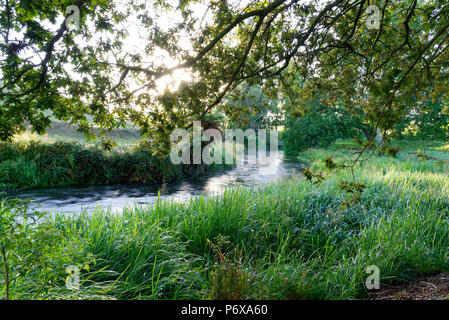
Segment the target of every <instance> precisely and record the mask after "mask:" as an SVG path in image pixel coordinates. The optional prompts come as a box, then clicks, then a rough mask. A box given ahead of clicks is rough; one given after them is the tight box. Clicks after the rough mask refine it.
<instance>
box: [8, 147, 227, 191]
mask: <svg viewBox="0 0 449 320" xmlns="http://www.w3.org/2000/svg"><path fill="white" fill-rule="evenodd" d="M225 167H227V166H226V165H214V164H212V165H209V166H206V165H196V166H195V165H191V166H189V165H183V164H180V165H174V164H173V163H172V162H171V160H170V158H169V157H167V158H159V157H156V156H154V155H153V154H152V152H151V151H149V150H146V149H144V148H134V149H131V148H129V147H117V148H114V149H113V150H112V151H110V152H107V151H105V150H103V149H102V148H101V147H100V146H95V145H87V146H86V145H82V144H79V143H77V142H70V141H57V142H54V143H46V142H43V141H42V140H38V141H34V140H30V141H20V142H3V143H0V190H1V189H4V190H5V189H19V188H41V187H54V186H73V185H115V184H158V183H165V182H170V181H174V180H177V179H181V178H183V177H192V176H197V175H205V174H210V173H212V172H215V171H216V170H221V169H223V168H225Z"/></svg>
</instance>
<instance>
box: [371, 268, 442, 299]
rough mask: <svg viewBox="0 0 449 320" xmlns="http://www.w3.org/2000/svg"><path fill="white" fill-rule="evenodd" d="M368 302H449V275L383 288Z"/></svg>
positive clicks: (372, 294) (434, 276)
mask: <svg viewBox="0 0 449 320" xmlns="http://www.w3.org/2000/svg"><path fill="white" fill-rule="evenodd" d="M368 298H369V299H370V300H449V273H440V274H437V275H433V276H426V277H422V278H419V279H417V280H414V281H411V282H408V283H406V284H404V283H401V284H392V285H390V286H383V287H382V288H381V289H380V290H376V291H372V292H370V293H369V295H368Z"/></svg>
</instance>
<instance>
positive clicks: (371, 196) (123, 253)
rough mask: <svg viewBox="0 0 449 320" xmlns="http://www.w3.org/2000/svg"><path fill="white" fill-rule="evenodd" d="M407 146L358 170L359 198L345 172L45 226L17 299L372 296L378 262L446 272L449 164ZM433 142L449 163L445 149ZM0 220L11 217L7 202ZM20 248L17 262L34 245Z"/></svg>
mask: <svg viewBox="0 0 449 320" xmlns="http://www.w3.org/2000/svg"><path fill="white" fill-rule="evenodd" d="M402 146H403V147H405V148H404V151H402V152H400V153H399V155H398V158H391V157H382V156H376V157H373V158H371V159H370V160H369V161H367V162H364V163H363V164H362V166H361V168H360V169H357V170H356V181H358V182H360V183H363V184H365V185H366V189H365V190H364V191H363V193H362V194H361V198H360V200H359V201H355V202H351V201H348V200H351V199H352V198H353V194H352V193H349V192H347V191H345V190H342V188H340V187H339V184H340V182H341V181H342V180H345V179H347V180H349V179H351V173H350V171H349V170H342V171H338V172H336V173H332V174H329V175H327V178H326V179H325V180H324V181H323V182H322V183H321V184H317V185H315V184H312V183H310V182H308V181H307V180H305V179H304V180H286V181H284V182H281V183H278V184H272V185H269V186H266V187H263V188H257V189H245V188H238V189H233V190H229V191H226V192H225V193H224V194H223V195H222V196H219V197H213V198H203V197H199V198H197V199H193V200H191V201H190V202H189V203H176V202H163V201H159V202H158V203H157V204H156V205H155V206H154V207H130V208H125V209H124V210H123V213H120V214H112V213H111V212H108V211H107V210H103V209H100V208H99V209H98V210H97V211H96V212H94V213H87V212H82V213H79V214H78V215H75V216H67V215H64V214H57V215H56V216H53V217H50V218H45V219H44V220H43V223H41V224H39V226H40V228H42V230H43V231H42V230H41V231H39V232H36V235H35V236H37V235H39V237H40V238H39V239H40V246H39V247H38V251H39V250H40V251H41V252H42V255H41V256H40V257H41V258H40V259H38V261H40V263H41V264H42V265H45V268H44V269H38V268H29V269H26V268H25V267H24V265H25V264H22V265H21V266H20V265H19V264H18V263H17V261H12V262H11V268H10V270H9V272H10V276H9V278H10V279H12V278H13V277H14V281H12V282H11V284H10V292H11V293H10V297H11V298H106V299H107V298H113V299H173V298H178V299H184V298H189V299H190V298H193V299H198V298H231V299H234V298H236V299H247V298H269V299H303V298H304V299H314V298H320V299H335V298H344V299H346V298H364V297H367V290H366V288H365V285H364V284H365V279H366V277H367V274H366V268H367V266H370V265H376V266H378V267H379V269H380V278H381V283H389V282H390V281H394V280H400V281H404V280H407V279H411V278H413V277H416V276H418V275H422V274H433V273H437V272H441V271H449V263H448V261H449V256H448V254H449V252H448V250H447V248H448V246H449V201H448V199H449V194H448V192H449V175H448V174H449V172H448V168H447V166H440V165H438V163H437V162H436V161H422V160H419V159H417V158H415V157H414V156H412V155H410V154H409V152H412V151H413V149H407V145H406V144H402ZM428 146H429V147H428V149H427V152H428V153H429V154H431V155H433V156H435V157H439V158H442V159H444V158H449V157H448V154H447V153H446V152H445V151H444V149H443V145H442V144H441V143H437V142H435V143H433V144H428ZM353 148H354V146H353V145H352V144H351V143H342V142H340V143H337V144H333V145H332V146H331V147H330V148H329V149H326V150H324V149H310V150H308V151H307V152H303V153H302V154H301V157H302V158H303V159H305V160H307V161H309V163H311V164H312V166H311V169H312V170H315V171H319V170H322V171H323V172H325V171H326V169H325V165H324V163H323V161H322V160H321V159H323V157H324V156H326V155H333V157H334V159H336V160H343V159H348V158H349V157H351V154H352V152H353V151H354V150H353ZM0 212H1V213H2V216H5V215H6V214H7V212H9V211H8V209H7V206H6V204H5V203H4V204H3V205H2V207H1V211H0ZM45 226H46V227H45ZM27 228H33V227H32V226H31V225H29V226H28V227H27ZM27 234H28V235H29V234H33V233H31V232H28V233H27ZM11 250H12V248H11ZM13 250H15V253H16V255H14V256H10V259H12V260H14V259H20V258H21V257H22V256H26V254H27V250H28V249H27V247H26V246H21V247H15V248H13ZM14 262H15V263H14ZM70 264H78V265H79V266H80V268H81V283H80V289H79V290H78V291H69V290H67V289H66V287H65V279H66V277H67V272H66V270H65V268H66V266H67V265H70ZM20 268H22V269H23V270H22V273H19V271H20ZM1 272H2V273H1V275H2V281H3V282H2V284H3V287H2V294H3V295H5V282H4V276H5V274H4V269H3V270H2V271H1Z"/></svg>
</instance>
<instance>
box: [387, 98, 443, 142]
mask: <svg viewBox="0 0 449 320" xmlns="http://www.w3.org/2000/svg"><path fill="white" fill-rule="evenodd" d="M446 105H447V102H445V101H444V100H443V99H441V98H439V99H431V98H428V99H427V100H425V101H424V102H422V103H419V104H418V105H417V106H416V105H412V107H410V108H409V109H410V110H409V111H408V113H407V114H406V115H405V117H404V118H403V119H402V120H401V122H400V123H399V124H397V125H396V126H395V129H396V132H397V136H398V137H399V138H404V139H408V140H412V139H415V140H432V139H433V140H435V139H445V138H447V136H448V129H449V116H448V115H447V114H445V112H444V108H445V106H446Z"/></svg>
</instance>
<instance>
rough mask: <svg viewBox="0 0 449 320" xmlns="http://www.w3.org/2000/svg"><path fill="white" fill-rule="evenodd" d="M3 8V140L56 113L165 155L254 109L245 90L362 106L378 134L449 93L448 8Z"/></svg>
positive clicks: (305, 3) (287, 3) (24, 0)
mask: <svg viewBox="0 0 449 320" xmlns="http://www.w3.org/2000/svg"><path fill="white" fill-rule="evenodd" d="M69 6H72V7H70V8H73V6H76V8H79V20H77V19H74V17H75V18H76V16H74V15H73V14H74V13H73V12H72V11H70V10H67V9H68V8H69ZM1 9H2V10H1V12H0V25H1V36H0V37H1V40H0V41H1V42H0V68H1V75H2V83H1V84H0V105H1V107H0V139H2V140H8V139H10V138H11V137H12V136H13V135H14V134H16V133H18V132H20V131H21V130H24V127H25V124H26V123H30V124H31V126H32V127H33V129H34V130H35V131H37V132H39V133H42V132H44V131H45V128H46V127H48V126H49V124H50V117H54V118H57V119H60V120H62V121H65V122H67V123H71V124H76V125H78V126H79V127H80V130H83V131H84V132H86V133H87V134H88V133H89V132H90V127H91V126H92V125H97V126H99V127H101V128H103V129H113V128H117V127H120V126H124V125H125V124H126V123H127V122H131V123H134V124H135V125H137V126H139V127H140V129H141V132H142V134H143V135H144V136H146V137H149V138H151V139H152V141H154V142H155V143H159V146H161V147H166V146H167V145H168V136H169V133H170V132H171V131H172V130H173V129H174V128H177V127H188V126H189V125H190V124H191V123H192V121H193V120H197V119H201V118H204V117H205V116H206V115H208V114H210V113H211V112H213V111H214V110H216V109H217V108H222V107H223V105H224V104H225V103H226V102H227V101H229V99H233V100H235V101H238V100H243V98H242V96H241V95H242V90H241V89H240V88H241V85H242V84H245V85H247V86H259V87H260V88H262V90H263V93H264V96H265V97H267V98H269V99H272V100H275V99H276V100H279V101H285V100H288V101H289V103H286V104H285V107H286V108H290V111H292V110H293V111H295V110H296V111H297V112H298V113H300V112H301V111H302V110H301V108H302V106H303V105H305V101H309V100H310V99H312V98H314V97H316V95H317V94H319V95H320V99H321V104H322V105H325V106H327V107H329V108H332V107H334V106H336V105H339V106H341V105H343V106H344V108H345V109H346V110H347V111H349V112H351V111H357V112H360V110H362V112H363V115H364V120H365V121H366V122H367V123H369V124H370V126H371V128H373V133H372V137H373V139H374V136H375V134H376V131H377V130H378V129H380V130H382V131H383V132H384V133H386V132H387V131H388V130H389V129H390V128H392V127H393V126H394V125H395V124H396V123H397V122H398V121H399V120H400V119H401V117H403V115H404V112H405V111H406V110H407V106H408V105H409V104H410V103H415V104H417V106H419V103H417V102H418V101H420V100H421V99H428V97H429V96H430V97H438V98H439V99H441V98H445V97H447V92H448V90H447V89H448V88H447V87H448V85H447V84H448V79H447V77H448V75H449V73H448V67H449V64H448V62H449V59H448V58H449V54H448V50H447V48H448V45H449V1H446V0H427V1H426V0H375V1H369V0H321V1H316V0H273V1H266V0H252V1H241V0H240V1H237V0H236V1H232V0H211V1H201V0H179V1H174V0H173V1H169V0H154V1H145V0H131V1H117V0H110V1H108V0H95V1H83V0H77V1H70V0H42V1H33V0H2V1H1ZM75 11H76V10H75ZM69 21H71V23H68V22H69ZM180 70H185V71H186V73H187V74H188V76H186V77H184V80H182V81H179V71H180ZM177 72H178V73H177ZM170 75H174V77H178V81H174V82H173V84H170V83H169V82H168V81H167V80H166V79H167V77H168V76H170ZM177 75H178V76H177ZM164 79H165V80H164ZM175 80H176V79H175ZM161 82H165V83H166V84H169V85H168V87H167V88H166V89H165V90H163V89H160V88H158V84H159V83H161ZM446 111H447V110H446Z"/></svg>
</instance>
